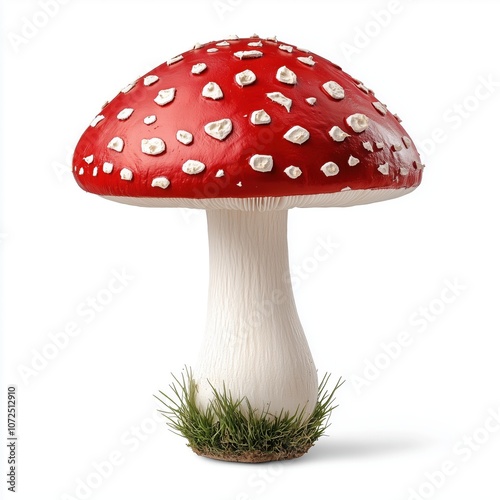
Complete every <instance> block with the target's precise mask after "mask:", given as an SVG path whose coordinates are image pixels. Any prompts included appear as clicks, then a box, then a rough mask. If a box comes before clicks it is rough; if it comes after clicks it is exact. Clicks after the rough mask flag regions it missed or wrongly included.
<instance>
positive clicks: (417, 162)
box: [413, 161, 425, 170]
mask: <svg viewBox="0 0 500 500" xmlns="http://www.w3.org/2000/svg"><path fill="white" fill-rule="evenodd" d="M413 166H414V167H415V168H416V169H417V170H422V169H423V168H424V167H425V165H424V164H423V163H420V162H419V161H414V162H413Z"/></svg>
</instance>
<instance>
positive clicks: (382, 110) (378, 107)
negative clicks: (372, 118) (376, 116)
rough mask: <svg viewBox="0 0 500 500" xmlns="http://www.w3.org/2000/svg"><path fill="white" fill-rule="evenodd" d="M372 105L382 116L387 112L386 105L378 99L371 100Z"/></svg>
mask: <svg viewBox="0 0 500 500" xmlns="http://www.w3.org/2000/svg"><path fill="white" fill-rule="evenodd" d="M372 106H373V107H374V108H375V109H376V110H377V111H378V112H379V113H380V114H381V115H383V116H385V115H386V114H387V106H386V105H385V104H382V103H381V102H379V101H375V102H372Z"/></svg>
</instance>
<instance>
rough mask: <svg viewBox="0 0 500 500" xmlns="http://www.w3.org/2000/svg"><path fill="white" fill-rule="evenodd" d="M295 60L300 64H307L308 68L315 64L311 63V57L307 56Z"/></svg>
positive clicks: (314, 62)
mask: <svg viewBox="0 0 500 500" xmlns="http://www.w3.org/2000/svg"><path fill="white" fill-rule="evenodd" d="M297 59H298V60H299V61H300V62H301V63H303V64H307V65H308V66H314V65H315V64H316V61H313V56H309V57H297Z"/></svg>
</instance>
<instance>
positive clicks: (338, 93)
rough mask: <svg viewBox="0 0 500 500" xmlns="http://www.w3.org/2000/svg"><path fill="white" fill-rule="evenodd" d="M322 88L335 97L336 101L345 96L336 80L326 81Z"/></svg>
mask: <svg viewBox="0 0 500 500" xmlns="http://www.w3.org/2000/svg"><path fill="white" fill-rule="evenodd" d="M323 89H324V90H325V92H326V93H327V94H328V95H329V96H330V97H332V98H333V99H336V100H337V101H340V100H341V99H343V98H344V97H345V91H344V88H343V87H342V86H341V85H339V84H338V83H337V82H333V81H330V82H326V83H324V84H323Z"/></svg>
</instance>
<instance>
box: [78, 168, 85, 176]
mask: <svg viewBox="0 0 500 500" xmlns="http://www.w3.org/2000/svg"><path fill="white" fill-rule="evenodd" d="M84 173H85V169H84V168H83V167H80V170H78V175H83V174H84Z"/></svg>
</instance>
